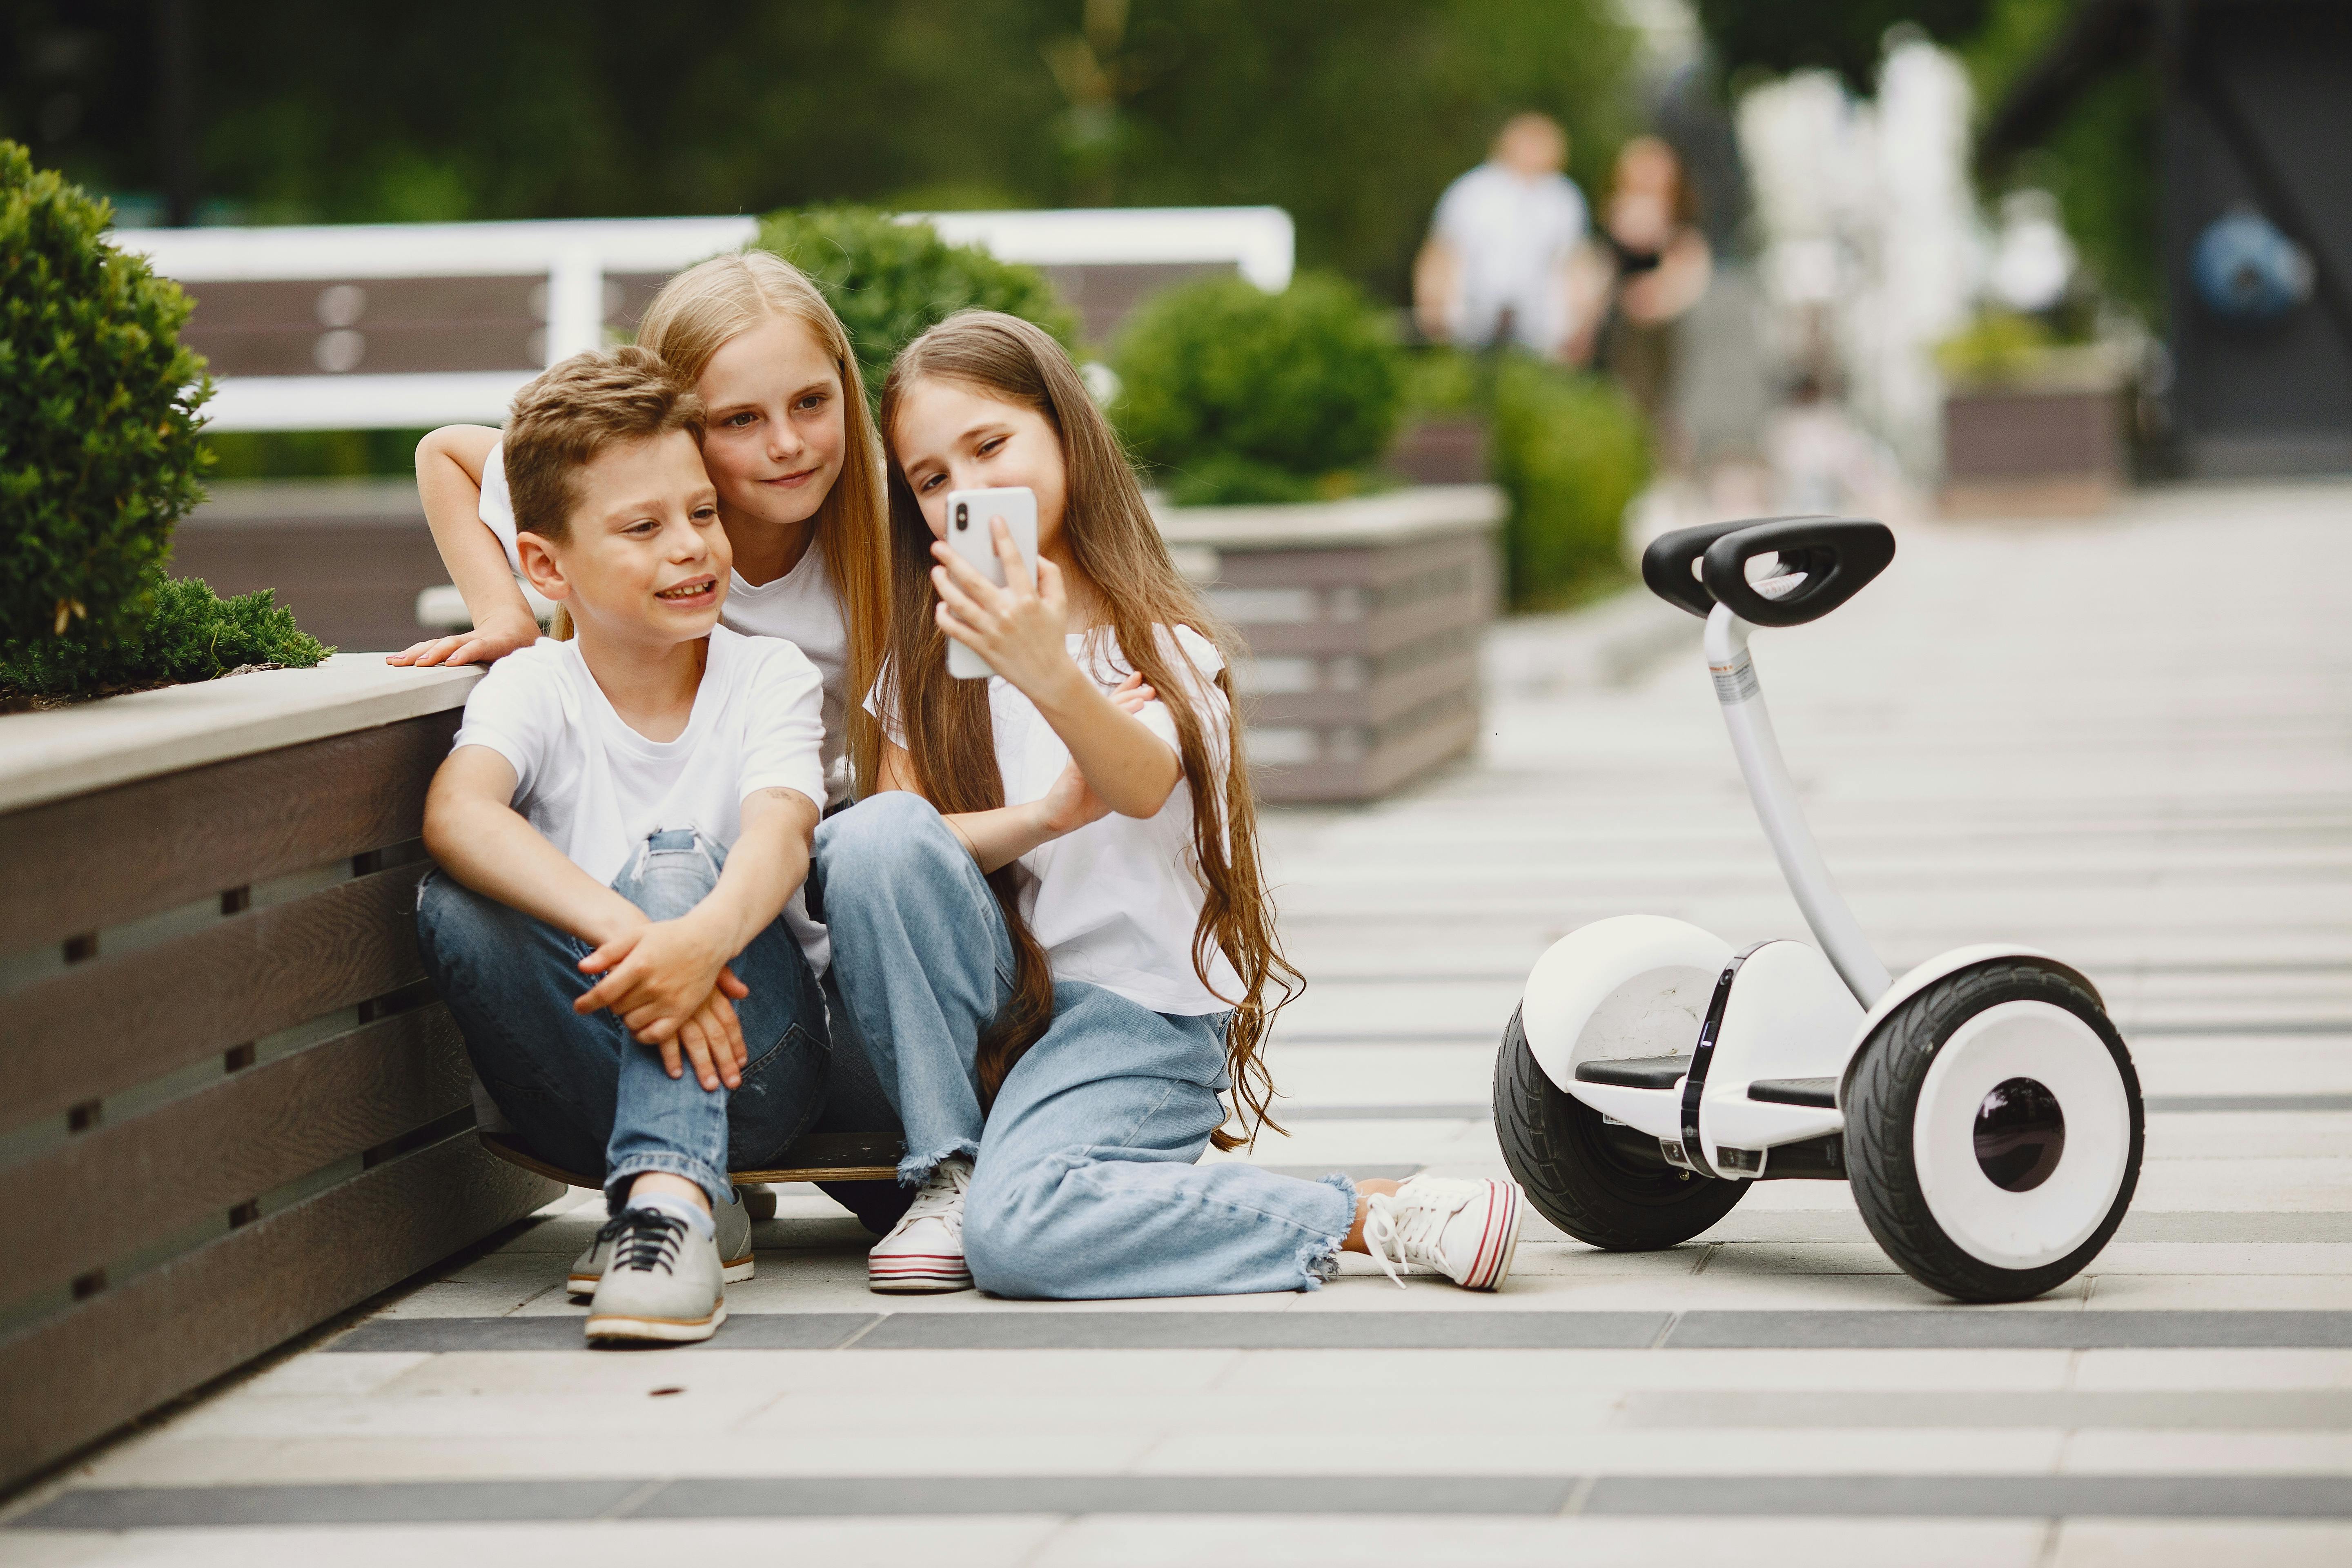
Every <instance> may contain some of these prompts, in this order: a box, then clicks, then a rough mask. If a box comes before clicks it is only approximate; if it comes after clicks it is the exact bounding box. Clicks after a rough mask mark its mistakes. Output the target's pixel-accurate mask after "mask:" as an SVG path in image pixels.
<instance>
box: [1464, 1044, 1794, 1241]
mask: <svg viewBox="0 0 2352 1568" xmlns="http://www.w3.org/2000/svg"><path fill="white" fill-rule="evenodd" d="M1495 1133H1496V1137H1497V1138H1498V1139H1499V1140H1500V1141H1501V1142H1502V1145H1503V1163H1505V1164H1507V1165H1508V1166H1509V1167H1510V1168H1511V1174H1512V1176H1513V1177H1514V1178H1516V1179H1517V1182H1518V1184H1519V1185H1520V1186H1521V1187H1522V1188H1524V1189H1525V1190H1526V1192H1527V1194H1528V1200H1529V1201H1530V1202H1532V1203H1533V1204H1534V1205H1536V1209H1537V1211H1538V1213H1540V1214H1541V1215H1543V1216H1544V1217H1545V1218H1546V1219H1548V1220H1549V1221H1551V1222H1552V1224H1554V1225H1556V1226H1559V1228H1560V1229H1562V1230H1564V1231H1566V1232H1567V1233H1568V1234H1569V1235H1570V1236H1572V1237H1575V1238H1576V1239H1577V1240H1579V1241H1581V1242H1584V1243H1585V1244H1587V1245H1588V1246H1591V1247H1602V1248H1605V1249H1606V1250H1608V1251H1611V1252H1655V1251H1658V1250H1660V1249H1661V1248H1664V1247H1675V1246H1679V1245H1680V1244H1682V1243H1683V1242H1685V1241H1688V1240H1689V1239H1690V1238H1691V1237H1694V1236H1696V1235H1697V1234H1698V1233H1699V1232H1701V1231H1703V1230H1705V1229H1706V1228H1707V1227H1708V1226H1711V1225H1713V1224H1715V1222H1716V1221H1717V1220H1719V1219H1721V1218H1722V1217H1723V1216H1724V1215H1727V1214H1729V1213H1730V1212H1731V1205H1734V1204H1736V1203H1738V1201H1739V1199H1740V1196H1741V1194H1744V1193H1745V1192H1746V1191H1747V1189H1748V1184H1747V1183H1745V1182H1725V1181H1717V1180H1716V1179H1715V1178H1713V1177H1710V1176H1698V1175H1694V1174H1692V1173H1690V1172H1688V1171H1684V1170H1678V1169H1676V1168H1675V1166H1672V1165H1669V1164H1667V1163H1666V1161H1665V1157H1664V1155H1662V1154H1660V1153H1659V1152H1658V1141H1657V1140H1656V1139H1654V1138H1649V1137H1645V1136H1643V1134H1641V1133H1639V1132H1636V1131H1633V1129H1632V1128H1629V1127H1612V1126H1610V1125H1609V1124H1607V1123H1605V1122H1603V1121H1601V1112H1599V1111H1597V1110H1593V1109H1592V1107H1591V1106H1589V1105H1587V1104H1585V1103H1584V1102H1583V1101H1582V1100H1579V1099H1577V1098H1576V1097H1575V1096H1574V1095H1572V1094H1567V1093H1564V1092H1562V1091H1561V1089H1560V1088H1559V1085H1558V1084H1555V1083H1553V1082H1552V1080H1551V1079H1550V1078H1549V1075H1547V1074H1546V1073H1545V1072H1544V1070H1543V1068H1540V1067H1538V1065H1537V1064H1536V1058H1535V1053H1534V1052H1533V1051H1531V1050H1529V1049H1528V1037H1527V1034H1526V1032H1525V1031H1524V1030H1523V1029H1522V1028H1521V1027H1520V1026H1519V1016H1518V1014H1517V1013H1513V1014H1512V1015H1511V1022H1510V1025H1509V1026H1508V1027H1507V1028H1506V1029H1505V1030H1504V1031H1503V1048H1502V1052H1501V1054H1500V1055H1498V1056H1497V1057H1496V1058H1495Z"/></svg>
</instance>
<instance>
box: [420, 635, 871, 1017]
mask: <svg viewBox="0 0 2352 1568" xmlns="http://www.w3.org/2000/svg"><path fill="white" fill-rule="evenodd" d="M821 714H822V699H821V697H820V694H819V685H818V679H817V672H816V668H815V667H814V666H813V665H811V664H810V663H809V661H808V660H807V659H806V658H803V656H802V654H801V652H800V650H799V649H797V648H795V647H793V645H792V644H790V643H788V642H783V641H780V640H779V639H777V638H775V637H740V636H738V635H737V634H736V633H734V632H731V631H729V630H728V629H727V628H726V627H725V626H716V627H713V628H712V629H711V633H710V652H709V658H707V659H706V661H705V663H704V665H703V670H702V684H701V686H700V687H699V688H698V689H697V690H696V692H695V694H694V710H693V712H692V714H691V715H690V716H689V717H688V720H687V722H686V728H685V729H684V730H683V731H679V733H678V737H677V739H676V740H675V741H649V740H647V739H646V737H645V736H643V735H640V734H639V733H637V731H635V730H632V729H631V728H629V726H628V725H627V724H626V723H625V722H624V721H622V718H621V716H620V715H619V714H618V713H616V712H614V710H613V704H612V702H611V700H609V699H608V698H606V697H605V695H604V689H603V688H602V687H600V686H598V685H597V684H596V678H595V677H594V676H593V675H592V674H590V673H589V670H588V665H587V661H586V660H584V659H583V658H581V656H580V645H579V644H578V643H577V642H556V641H554V640H553V639H551V638H548V637H541V639H540V640H539V641H538V642H535V643H533V644H532V645H531V646H530V647H525V648H518V649H516V650H515V651H514V652H513V653H510V654H509V655H507V657H506V658H502V659H500V660H499V661H498V662H497V663H496V664H493V665H492V666H490V668H489V673H488V674H487V675H485V676H484V677H482V679H481V680H480V682H479V683H478V684H477V685H476V686H475V688H474V689H473V691H472V692H471V693H470V694H469V695H468V696H467V699H466V718H465V721H464V723H463V724H461V725H460V726H459V727H458V730H457V739H456V741H454V742H452V743H451V749H452V750H455V749H456V748H457V747H458V746H487V747H488V748H489V749H490V750H491V751H494V752H498V754H499V755H500V756H502V757H504V758H505V759H506V760H507V762H508V763H509V765H510V766H512V767H513V769H514V771H515V792H514V796H513V800H512V805H513V806H514V808H515V810H516V811H518V812H520V814H521V815H522V816H523V818H524V819H525V820H526V821H528V822H529V823H530V825H531V826H533V827H535V828H537V829H538V830H539V831H540V833H541V835H542V836H544V837H546V839H547V841H548V842H549V843H551V844H552V845H554V846H555V847H557V848H558V849H561V850H562V851H563V853H564V855H565V856H566V857H567V858H569V859H570V860H571V861H572V864H573V865H575V866H577V867H579V868H581V869H582V870H583V871H585V872H587V873H588V874H589V875H590V876H592V877H593V878H595V879H596V880H598V881H599V882H604V883H610V882H611V881H612V880H613V879H614V878H615V877H617V876H619V875H620V874H621V872H622V871H623V870H624V869H625V868H626V867H627V865H628V863H629V858H630V857H631V856H633V855H635V853H636V849H637V846H639V845H640V844H643V843H644V842H645V841H646V836H647V835H648V834H653V833H658V832H663V831H667V830H674V829H679V828H691V829H693V830H695V831H696V832H698V833H699V834H701V835H702V837H704V838H705V839H706V840H708V841H709V842H710V843H713V844H716V845H718V846H719V847H721V848H726V849H731V848H732V847H734V844H735V840H736V838H737V837H739V836H740V834H741V833H742V830H743V801H744V799H745V798H746V797H747V796H749V795H752V794H754V793H756V792H758V791H760V790H763V789H789V790H796V791H798V792H799V793H800V794H802V795H805V796H807V797H808V799H809V801H810V802H811V803H812V804H814V803H817V802H820V801H822V800H823V799H824V763H823V761H822V752H821V747H822V742H823V741H824V720H823V718H822V716H821ZM784 920H785V923H786V924H787V926H788V927H789V928H790V929H791V931H792V933H793V938H794V940H796V941H797V942H799V943H800V946H801V951H802V952H804V953H806V954H807V955H808V961H809V964H810V967H812V968H814V970H815V971H816V972H817V973H819V974H823V973H824V970H825V966H826V964H827V963H829V962H830V960H831V958H832V955H833V950H832V945H831V943H830V942H829V941H828V940H827V938H826V936H825V931H824V927H823V926H821V925H818V924H816V923H815V922H814V921H811V920H810V919H809V918H808V905H807V902H806V900H805V899H804V897H803V893H802V892H799V891H795V892H794V893H793V898H792V902H791V903H790V904H788V905H786V906H785V909H784Z"/></svg>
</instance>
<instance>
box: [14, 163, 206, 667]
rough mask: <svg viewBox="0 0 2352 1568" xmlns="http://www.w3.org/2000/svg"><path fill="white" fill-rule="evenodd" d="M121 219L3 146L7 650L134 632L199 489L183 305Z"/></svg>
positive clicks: (199, 373) (199, 389)
mask: <svg viewBox="0 0 2352 1568" xmlns="http://www.w3.org/2000/svg"><path fill="white" fill-rule="evenodd" d="M111 219H112V210H111V209H110V207H109V206H108V205H107V204H106V203H104V202H102V201H100V200H98V199H96V198H94V197H92V196H91V195H89V194H88V193H87V192H85V191H83V190H82V189H81V188H80V187H79V186H77V185H73V184H68V183H67V182H66V181H65V180H64V179H63V178H62V177H60V176H59V175H58V174H56V173H55V172H53V171H37V170H35V169H34V167H33V162H32V158H31V156H30V154H28V153H26V151H25V149H24V148H23V147H21V146H19V145H18V144H17V143H16V142H0V643H23V644H30V643H35V642H37V641H39V640H40V639H42V638H46V637H63V636H65V635H67V633H68V631H71V632H72V633H74V634H75V635H76V636H78V637H89V638H91V639H95V640H97V641H100V642H103V641H105V640H107V639H110V638H112V637H116V636H118V635H121V634H125V633H128V632H131V630H133V629H134V628H135V627H136V626H138V625H139V622H140V619H141V617H142V616H143V615H144V614H145V612H146V609H147V600H148V595H150V593H151V592H152V586H153V584H154V583H155V582H156V581H157V571H158V568H159V567H160V566H161V565H162V563H163V558H164V555H165V553H166V552H168V551H169V549H170V547H171V538H172V528H173V524H174V523H176V522H178V521H179V520H180V518H181V516H182V514H184V512H186V511H187V510H188V509H189V508H190V507H192V506H194V505H195V503H196V502H197V501H198V500H200V499H202V496H203V491H202V489H200V488H199V487H198V484H197V480H198V479H199V478H200V477H201V475H202V473H203V470H204V466H205V451H204V447H203V446H202V445H201V443H199V442H198V441H197V439H196V426H197V424H198V420H197V417H196V410H197V408H198V407H199V406H201V405H203V403H204V401H205V398H206V397H208V396H210V395H211V392H212V384H211V383H210V381H209V380H207V379H206V378H205V374H204V361H202V360H201V359H199V358H197V357H196V355H194V353H190V352H189V351H188V350H186V349H184V348H183V347H181V346H180V341H179V331H180V326H181V324H182V323H183V322H184V321H186V320H187V319H188V311H189V309H190V305H189V301H188V298H187V296H186V295H185V294H184V293H183V292H181V290H180V287H179V285H177V284H176V283H173V282H172V281H171V280H169V279H163V278H158V277H156V276H155V275H154V274H153V273H152V272H151V271H150V270H149V269H148V267H147V263H146V262H145V261H144V260H142V258H139V257H136V256H132V255H130V254H127V253H125V252H123V251H121V250H118V249H116V248H115V247H113V246H111V245H110V244H108V243H107V242H106V238H105V233H106V227H107V225H108V224H109V223H110V221H111Z"/></svg>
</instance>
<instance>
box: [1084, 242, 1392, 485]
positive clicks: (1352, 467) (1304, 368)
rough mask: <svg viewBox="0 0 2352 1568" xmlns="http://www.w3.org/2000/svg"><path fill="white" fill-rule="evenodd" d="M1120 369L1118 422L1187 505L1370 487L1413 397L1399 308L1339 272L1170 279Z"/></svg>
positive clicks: (1125, 350)
mask: <svg viewBox="0 0 2352 1568" xmlns="http://www.w3.org/2000/svg"><path fill="white" fill-rule="evenodd" d="M1115 368H1116V369H1117V370H1118V374H1119V380H1120V382H1121V384H1122V390H1121V392H1120V395H1119V401H1118V406H1117V408H1116V409H1115V410H1114V413H1115V415H1116V416H1117V418H1118V425H1119V429H1120V431H1121V433H1122V434H1124V435H1125V436H1126V437H1127V438H1128V440H1129V441H1130V442H1131V443H1133V445H1134V447H1135V448H1136V452H1137V455H1138V456H1139V457H1140V458H1142V459H1143V460H1144V461H1146V462H1148V463H1150V464H1152V465H1154V466H1155V467H1157V468H1160V469H1163V470H1165V472H1166V478H1167V479H1168V483H1169V490H1170V493H1171V496H1172V497H1173V499H1175V500H1177V501H1179V502H1180V503H1192V504H1197V503H1217V502H1223V503H1227V504H1232V503H1237V502H1244V501H1286V500H1311V499H1315V498H1317V497H1318V496H1319V497H1329V496H1332V495H1336V494H1345V493H1348V492H1349V490H1352V489H1360V488H1361V487H1362V485H1363V483H1364V482H1365V481H1364V479H1362V477H1361V473H1360V471H1361V470H1363V469H1365V468H1369V467H1370V465H1371V464H1372V463H1373V462H1374V461H1376V460H1377V459H1378V458H1380V456H1381V453H1383V452H1384V451H1386V450H1387V449H1388V446H1389V443H1390V441H1391V439H1393V438H1394V437H1395V435H1396V426H1397V417H1398V415H1399V414H1400V413H1401V412H1402V407H1403V394H1404V381H1403V372H1402V365H1401V363H1400V362H1399V355H1398V352H1397V349H1396V346H1395V344H1394V342H1392V334H1391V331H1390V330H1389V325H1388V321H1387V320H1386V318H1385V317H1384V316H1383V315H1382V313H1381V312H1380V311H1378V310H1374V309H1373V308H1372V307H1371V306H1370V304H1368V303H1367V302H1366V301H1365V300H1364V297H1363V295H1362V294H1361V293H1360V292H1359V291H1358V290H1357V289H1356V288H1355V287H1354V286H1353V285H1352V284H1349V283H1348V282H1346V281H1344V280H1342V279H1337V278H1332V277H1328V276H1317V275H1314V274H1306V275H1302V276H1300V277H1298V278H1297V279H1293V281H1292V282H1291V285H1290V287H1289V288H1288V289H1285V290H1284V291H1283V292H1281V293H1279V294H1268V293H1266V292H1265V291H1264V290H1262V289H1258V288H1257V287H1256V286H1255V285H1254V284H1251V283H1248V282H1245V281H1244V280H1243V279H1239V278H1211V279H1202V280H1200V281H1198V282H1194V283H1189V284H1186V285H1184V286H1182V287H1181V288H1177V289H1170V290H1168V291H1167V292H1166V293H1164V294H1161V295H1160V296H1159V297H1158V298H1156V299H1154V300H1150V301H1149V302H1148V303H1146V304H1145V305H1144V306H1142V307H1141V308H1140V309H1139V310H1138V311H1137V312H1136V314H1135V315H1134V316H1133V317H1132V318H1131V319H1130V320H1129V322H1128V325H1127V330H1126V331H1125V332H1124V333H1122V334H1121V336H1120V339H1119V346H1118V359H1117V361H1116V364H1115Z"/></svg>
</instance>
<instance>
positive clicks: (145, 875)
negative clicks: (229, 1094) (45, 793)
mask: <svg viewBox="0 0 2352 1568" xmlns="http://www.w3.org/2000/svg"><path fill="white" fill-rule="evenodd" d="M460 717H461V714H460V713H459V712H458V711H457V710H455V709H453V710H450V711H448V712H446V713H434V714H428V715H426V716H425V717H424V718H421V719H410V720H405V721H402V722H400V723H397V724H387V725H384V726H383V727H382V728H381V729H375V730H362V731H357V732H355V733H353V734H349V735H337V736H335V737H333V738H332V739H330V740H325V741H313V742H308V743H307V744H304V745H299V746H287V747H284V748H282V749H281V750H278V751H275V752H260V753H258V754H257V755H255V756H250V757H239V758H237V759H236V761H234V762H227V763H214V764H213V765H212V766H210V767H205V768H193V769H190V770H189V771H188V772H186V773H170V774H166V775H165V776H163V777H162V778H153V779H143V780H142V781H140V782H139V783H137V784H124V785H122V786H121V788H119V789H110V790H101V791H100V792H99V793H98V794H96V795H79V796H76V797H75V798H73V799H71V800H60V801H53V802H51V803H50V804H48V805H37V806H34V807H32V808H31V809H29V810H26V811H20V812H14V813H11V814H9V815H8V816H0V952H20V951H22V950H24V949H26V948H28V947H36V946H39V945H41V944H42V943H45V942H62V941H64V940H65V939H66V938H67V937H68V936H70V935H73V934H75V933H77V932H79V931H91V930H95V929H96V928H97V927H99V926H102V925H112V924H116V923H118V922H121V921H128V920H134V919H136V918H138V917H139V916H141V915H144V914H150V913H152V912H153V911H155V910H163V909H169V908H171V907H172V906H173V905H174V904H182V903H185V902H187V901H188V900H191V899H198V898H202V897H204V896H205V894H207V893H217V892H220V891H222V890H223V889H228V888H240V887H244V886H245V885H246V884H247V883H250V882H258V881H263V880H266V879H269V878H271V877H277V876H282V875H284V874H285V873H287V872H289V871H299V870H303V869H306V868H310V867H312V866H317V865H320V864H322V863H324V862H326V861H329V860H332V859H334V858H336V857H338V856H342V855H356V854H358V853H360V852H361V851H362V850H366V849H378V848H382V847H383V846H385V845H387V844H398V843H401V842H404V840H407V839H411V838H414V837H416V836H417V834H418V833H419V832H420V831H421V830H422V829H423V826H424V822H425V785H426V784H429V783H430V782H431V781H432V777H433V770H434V769H435V768H436V766H438V765H439V764H440V761H441V759H442V758H443V757H445V756H446V755H447V754H448V752H449V739H450V737H451V736H453V735H455V734H456V733H457V722H458V720H459V718H460ZM101 956H102V955H101Z"/></svg>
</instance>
